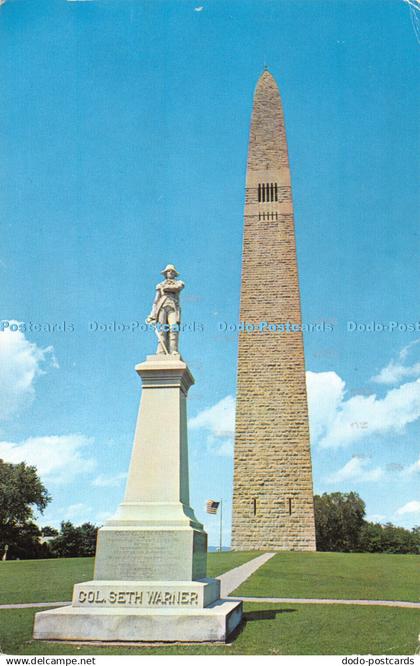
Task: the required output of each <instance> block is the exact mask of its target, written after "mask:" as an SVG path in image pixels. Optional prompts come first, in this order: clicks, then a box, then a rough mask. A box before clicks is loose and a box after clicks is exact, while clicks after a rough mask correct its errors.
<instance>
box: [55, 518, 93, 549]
mask: <svg viewBox="0 0 420 666" xmlns="http://www.w3.org/2000/svg"><path fill="white" fill-rule="evenodd" d="M97 531H98V528H97V527H96V526H95V525H92V523H83V525H80V526H79V527H75V526H74V525H73V523H71V522H70V521H64V522H62V523H61V528H60V533H59V535H58V536H57V537H55V539H53V540H52V541H50V543H49V546H50V549H51V552H52V553H53V554H54V555H57V556H58V557H92V556H93V555H94V554H95V547H96V534H97Z"/></svg>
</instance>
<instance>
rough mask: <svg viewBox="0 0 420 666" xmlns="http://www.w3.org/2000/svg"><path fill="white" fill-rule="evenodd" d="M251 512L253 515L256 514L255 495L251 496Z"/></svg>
mask: <svg viewBox="0 0 420 666" xmlns="http://www.w3.org/2000/svg"><path fill="white" fill-rule="evenodd" d="M252 512H253V514H254V516H256V515H257V500H256V498H255V497H253V498H252Z"/></svg>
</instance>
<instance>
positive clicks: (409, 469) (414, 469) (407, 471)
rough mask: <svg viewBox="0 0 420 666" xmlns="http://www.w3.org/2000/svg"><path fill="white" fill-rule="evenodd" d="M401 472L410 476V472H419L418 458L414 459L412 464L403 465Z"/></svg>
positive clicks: (419, 462) (419, 461) (419, 463)
mask: <svg viewBox="0 0 420 666" xmlns="http://www.w3.org/2000/svg"><path fill="white" fill-rule="evenodd" d="M402 473H403V474H404V475H408V476H410V475H411V474H420V458H419V459H418V460H416V462H415V463H413V464H412V465H409V466H408V467H405V468H404V469H403V470H402Z"/></svg>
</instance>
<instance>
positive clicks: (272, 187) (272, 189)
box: [270, 183, 274, 201]
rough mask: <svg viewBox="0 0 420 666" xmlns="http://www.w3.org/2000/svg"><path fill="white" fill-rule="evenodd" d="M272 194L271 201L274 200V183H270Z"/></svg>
mask: <svg viewBox="0 0 420 666" xmlns="http://www.w3.org/2000/svg"><path fill="white" fill-rule="evenodd" d="M270 195H271V201H274V185H273V183H271V184H270Z"/></svg>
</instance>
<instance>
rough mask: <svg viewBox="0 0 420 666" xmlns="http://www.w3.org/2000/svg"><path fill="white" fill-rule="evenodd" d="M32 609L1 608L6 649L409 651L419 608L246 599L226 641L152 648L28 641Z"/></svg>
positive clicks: (0, 641) (1, 644)
mask: <svg viewBox="0 0 420 666" xmlns="http://www.w3.org/2000/svg"><path fill="white" fill-rule="evenodd" d="M34 612H35V611H33V610H32V609H25V610H3V611H1V612H0V649H1V651H2V652H4V653H6V654H28V655H32V654H57V655H58V654H66V655H73V654H74V655H78V656H82V655H95V654H96V655H106V654H114V655H116V654H120V655H121V654H132V655H136V654H143V655H144V654H152V655H153V654H154V655H156V654H181V655H182V654H185V655H194V654H195V655H197V654H200V655H208V654H222V655H235V654H236V655H238V654H266V655H282V654H322V655H324V654H389V655H391V654H406V655H412V654H414V652H415V650H416V647H417V635H418V633H419V629H420V612H419V611H418V610H414V609H413V610H412V609H406V608H383V607H364V606H362V607H360V606H334V605H330V606H322V605H315V604H308V605H299V604H246V605H245V621H244V623H243V626H242V628H241V630H240V631H239V632H238V635H237V636H236V638H235V639H234V640H232V641H231V644H230V645H226V646H224V645H215V646H211V645H202V646H200V645H190V646H185V647H183V646H179V645H178V646H160V647H155V648H150V647H144V648H139V647H135V648H128V647H127V648H123V647H98V646H92V647H88V646H86V645H83V646H76V645H69V644H66V643H48V642H44V641H33V640H32V625H33V616H34Z"/></svg>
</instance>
